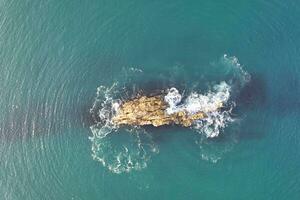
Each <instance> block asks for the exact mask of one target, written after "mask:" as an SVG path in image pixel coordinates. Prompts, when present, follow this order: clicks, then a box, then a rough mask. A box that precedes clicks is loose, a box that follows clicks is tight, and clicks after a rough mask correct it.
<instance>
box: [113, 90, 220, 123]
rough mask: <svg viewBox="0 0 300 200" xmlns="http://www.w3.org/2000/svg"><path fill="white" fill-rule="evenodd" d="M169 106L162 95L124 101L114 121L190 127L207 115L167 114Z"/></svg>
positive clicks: (201, 113) (180, 112) (183, 112)
mask: <svg viewBox="0 0 300 200" xmlns="http://www.w3.org/2000/svg"><path fill="white" fill-rule="evenodd" d="M221 106H222V105H220V107H221ZM167 108H168V105H167V103H166V102H165V101H164V99H163V97H162V96H160V95H157V96H152V97H147V96H141V97H138V98H135V99H132V100H129V101H126V102H123V103H122V104H121V105H120V107H119V109H118V111H117V113H116V115H115V116H114V117H113V118H112V121H113V123H115V124H117V125H140V126H143V125H153V126H156V127H157V126H162V125H169V124H178V125H182V126H184V127H188V126H191V125H192V123H193V121H194V120H198V119H203V118H205V117H206V114H205V113H204V112H198V113H195V114H188V113H187V112H186V111H179V112H176V113H173V114H167V112H166V109H167Z"/></svg>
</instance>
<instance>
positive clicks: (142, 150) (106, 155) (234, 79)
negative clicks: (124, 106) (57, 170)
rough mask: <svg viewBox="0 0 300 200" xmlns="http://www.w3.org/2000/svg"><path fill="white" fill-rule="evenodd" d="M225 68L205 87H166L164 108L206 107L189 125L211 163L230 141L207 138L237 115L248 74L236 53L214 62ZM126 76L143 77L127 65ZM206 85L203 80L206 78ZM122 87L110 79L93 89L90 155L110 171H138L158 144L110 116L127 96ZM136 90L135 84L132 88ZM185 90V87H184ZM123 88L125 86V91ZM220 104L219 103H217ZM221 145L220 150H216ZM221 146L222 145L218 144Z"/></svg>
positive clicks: (131, 78)
mask: <svg viewBox="0 0 300 200" xmlns="http://www.w3.org/2000/svg"><path fill="white" fill-rule="evenodd" d="M213 65H215V66H216V67H220V68H221V69H222V70H223V71H224V70H225V71H224V73H221V74H224V79H223V80H224V81H220V82H219V83H218V84H209V85H210V87H209V89H208V90H203V89H202V90H196V89H193V90H192V91H189V90H188V89H187V90H185V92H184V93H180V92H179V91H178V89H176V88H175V87H173V88H170V89H169V90H168V93H167V94H166V95H165V97H164V100H165V101H166V102H167V103H168V104H169V107H168V108H167V110H166V112H167V113H168V114H172V113H175V112H179V111H183V110H185V111H186V112H188V114H193V113H196V112H200V111H201V112H205V113H206V115H207V117H206V118H204V119H201V120H197V121H195V122H194V123H193V125H192V129H193V130H196V131H197V132H199V133H201V134H200V135H201V137H200V139H199V138H198V139H196V144H197V145H198V146H199V148H200V151H201V158H202V159H203V160H208V161H211V162H217V161H218V160H219V159H221V158H222V155H223V153H224V152H227V151H228V149H230V148H231V146H232V145H231V144H232V141H234V139H231V138H230V137H229V143H228V144H230V145H228V144H225V145H224V148H223V147H219V146H218V148H216V146H215V145H214V144H213V143H211V142H210V141H209V140H207V139H203V138H202V136H204V138H214V137H217V136H219V135H220V134H221V133H222V131H223V130H224V128H225V127H227V126H228V125H229V124H231V123H232V122H233V121H235V119H234V118H233V117H232V109H233V108H234V106H235V102H234V98H235V95H236V94H237V93H238V91H239V90H240V89H241V88H242V87H243V86H244V85H245V84H246V83H247V82H248V81H249V80H250V75H249V74H248V73H247V72H246V71H244V70H243V67H242V66H241V65H240V64H239V62H238V59H237V58H236V57H228V56H227V55H224V56H223V57H222V58H221V59H219V60H218V61H217V62H216V63H213ZM124 73H125V74H126V77H127V78H126V79H128V81H130V82H133V83H135V80H136V78H134V77H135V76H139V78H138V79H137V80H141V78H140V76H144V74H143V71H142V70H140V69H137V68H130V69H129V71H125V72H124ZM205 84H207V83H205ZM123 89H124V87H123V84H122V85H118V84H117V83H115V84H113V85H112V86H111V87H105V86H100V87H98V88H97V96H96V99H95V101H94V104H93V106H92V108H91V109H90V112H91V114H92V116H93V117H94V119H95V124H94V125H93V126H91V127H90V128H91V131H92V134H93V135H92V136H91V137H90V140H91V142H92V157H93V158H94V159H95V160H97V161H99V162H100V163H102V165H103V166H105V167H106V168H107V169H108V170H110V171H112V172H114V173H122V172H130V171H132V170H141V169H143V168H145V167H147V164H148V162H149V160H150V159H151V157H152V156H153V155H154V154H156V153H158V152H159V150H158V146H157V144H156V143H155V142H154V141H153V138H152V134H150V133H147V132H146V131H145V130H144V129H142V128H141V127H132V128H131V129H126V130H124V129H122V133H120V134H118V133H119V131H118V127H117V126H116V125H114V124H113V123H112V121H111V119H112V116H114V115H115V114H116V113H117V112H118V109H119V106H120V103H121V100H120V98H122V99H123V98H124V99H127V98H130V95H128V94H129V93H130V92H129V93H127V91H125V93H124V95H125V96H124V95H120V93H121V91H123ZM131 89H132V90H133V91H134V90H135V84H134V85H133V88H131ZM188 91H189V92H188ZM123 92H124V91H123ZM221 104H222V106H223V108H222V109H219V108H220V105H221ZM220 148H221V149H220ZM222 148H223V149H222Z"/></svg>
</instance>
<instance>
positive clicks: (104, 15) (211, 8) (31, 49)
mask: <svg viewBox="0 0 300 200" xmlns="http://www.w3.org/2000/svg"><path fill="white" fill-rule="evenodd" d="M299 13H300V2H298V1H294V0H286V1H280V0H272V1H262V0H252V1H250V0H249V1H241V0H230V1H229V0H228V1H224V0H223V1H221V0H213V1H212V0H198V1H196V0H193V1H192V0H191V1H180V0H173V1H115V0H110V1H103V0H91V1H86V2H84V1H79V0H73V1H62V0H60V1H58V0H44V1H37V0H24V1H15V0H10V1H9V0H0V70H1V73H0V94H1V96H0V199H5V200H6V199H9V200H10V199H88V200H92V199H295V200H296V199H300V172H299V168H300V153H299V152H300V134H299V133H300V132H299V130H300V123H299V117H300V101H299V97H300V68H299V63H300V59H299V58H300V48H299V44H300V39H299V37H298V36H299V35H300V25H299V20H300V15H299ZM224 54H227V55H228V56H229V57H230V58H232V57H233V56H234V57H236V58H238V59H239V63H240V64H241V65H243V69H244V70H245V71H247V72H248V73H249V74H250V76H251V81H250V82H249V83H247V85H245V86H244V87H243V88H242V89H239V92H237V94H236V95H235V97H234V99H233V101H234V102H235V103H236V107H235V109H234V111H233V113H232V115H233V116H232V117H233V118H234V119H236V120H235V122H233V123H229V124H228V126H227V127H226V128H225V129H224V130H222V131H221V134H220V135H219V136H218V137H217V138H213V139H205V137H203V135H201V134H199V133H198V132H196V131H194V130H191V129H181V128H178V127H166V128H162V129H158V130H156V129H151V128H150V129H149V130H147V133H148V134H150V136H149V137H150V139H149V138H148V139H147V140H146V141H147V142H149V140H150V141H151V142H150V143H151V145H153V146H152V147H155V150H156V151H155V152H152V151H151V150H149V149H148V150H146V152H147V154H146V157H145V158H144V157H139V156H136V157H135V158H137V159H140V160H139V161H138V164H141V166H142V167H141V168H140V169H137V170H136V169H132V170H130V172H121V173H114V172H113V171H111V170H110V169H109V168H108V167H107V166H103V164H102V163H101V162H99V161H97V159H95V152H93V150H92V146H93V142H92V141H91V139H90V138H91V137H92V136H93V134H92V131H91V129H90V127H91V126H92V125H93V124H94V123H95V122H94V121H93V119H92V117H91V113H90V112H89V111H90V108H91V107H92V105H93V103H94V101H95V98H96V90H97V87H99V86H100V85H102V86H106V87H110V86H111V85H113V83H115V82H120V83H122V84H125V85H126V86H127V88H128V89H130V90H132V89H133V88H137V89H145V90H147V91H151V90H152V89H157V88H164V89H165V88H168V87H173V86H175V87H177V88H178V89H179V90H181V91H182V90H190V91H193V90H197V91H199V92H205V91H206V89H207V88H209V86H210V85H214V84H215V83H217V82H219V81H222V80H225V81H227V80H229V79H230V77H228V76H227V74H228V68H227V67H228V66H227V65H224V63H223V64H222V62H221V61H220V59H221V60H222V57H223V55H224ZM132 71H133V72H132ZM136 138H137V137H136V135H135V133H134V132H128V131H126V130H125V129H119V130H117V131H116V132H112V133H111V134H109V135H108V136H107V137H105V141H106V142H107V143H108V144H111V145H113V147H112V149H113V150H115V151H116V152H115V153H118V151H119V149H118V147H122V146H125V147H129V146H130V147H131V150H132V151H134V150H137V147H136V144H137V143H136V142H135V141H136ZM142 141H145V140H142ZM147 142H146V144H148V143H147ZM101 150H103V149H100V150H99V149H98V151H97V152H96V155H98V154H101ZM99 151H100V153H99ZM103 152H104V154H105V155H104V156H107V160H110V159H111V157H110V155H111V154H110V153H111V152H109V151H104V150H103ZM112 155H114V154H112ZM101 156H103V154H101Z"/></svg>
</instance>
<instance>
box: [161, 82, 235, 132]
mask: <svg viewBox="0 0 300 200" xmlns="http://www.w3.org/2000/svg"><path fill="white" fill-rule="evenodd" d="M229 98H230V86H229V85H228V84H227V83H226V82H221V83H220V84H217V85H215V86H214V87H213V90H212V91H209V92H207V93H205V94H200V93H197V92H192V93H191V94H189V95H188V96H187V98H186V99H185V100H184V101H182V95H181V94H180V93H179V92H178V90H177V89H176V88H171V89H169V91H168V93H167V95H166V96H165V98H164V99H165V101H166V102H167V103H168V104H169V107H168V108H167V110H166V112H167V113H168V114H173V113H176V112H181V111H186V112H187V113H188V114H194V113H197V112H204V113H205V114H206V115H207V118H204V119H202V120H197V121H195V122H194V124H193V128H194V129H196V130H198V131H199V132H201V133H204V134H205V135H206V136H207V137H216V136H218V135H219V133H220V129H222V128H224V127H226V125H227V123H228V122H231V121H233V119H232V118H231V117H230V112H231V109H229V110H226V111H221V110H220V106H222V105H225V104H227V103H228V100H229Z"/></svg>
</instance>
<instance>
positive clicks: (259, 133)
mask: <svg viewBox="0 0 300 200" xmlns="http://www.w3.org/2000/svg"><path fill="white" fill-rule="evenodd" d="M267 101H268V96H267V88H266V82H265V80H264V79H263V77H262V76H261V75H259V74H252V75H251V81H250V82H249V83H247V85H245V87H244V88H242V90H241V91H240V93H239V95H238V96H237V99H236V105H237V107H236V109H235V111H234V112H235V113H236V114H237V115H238V116H241V117H242V120H241V121H240V122H239V123H240V124H239V126H240V129H241V130H240V134H239V138H240V139H245V140H249V139H250V140H252V139H254V140H256V139H261V138H263V137H264V135H265V134H266V133H265V131H264V123H262V122H263V121H264V117H265V115H264V114H263V115H257V114H254V115H250V116H249V115H247V113H249V112H252V113H257V112H258V113H260V112H264V110H265V111H266V110H267Z"/></svg>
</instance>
